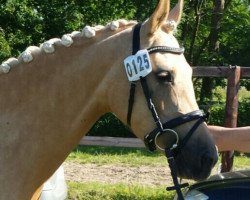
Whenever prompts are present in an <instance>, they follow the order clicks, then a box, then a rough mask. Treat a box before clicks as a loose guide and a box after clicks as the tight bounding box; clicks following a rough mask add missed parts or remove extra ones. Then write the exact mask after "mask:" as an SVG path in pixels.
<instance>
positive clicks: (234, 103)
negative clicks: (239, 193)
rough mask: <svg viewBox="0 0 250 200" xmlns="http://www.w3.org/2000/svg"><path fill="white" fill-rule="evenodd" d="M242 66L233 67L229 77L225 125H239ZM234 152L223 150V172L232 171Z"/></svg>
mask: <svg viewBox="0 0 250 200" xmlns="http://www.w3.org/2000/svg"><path fill="white" fill-rule="evenodd" d="M240 74H241V68H240V67H233V68H231V71H230V73H229V76H228V78H227V99H226V113H225V127H230V128H234V127H237V116H238V90H239V83H240ZM233 159H234V152H233V151H226V152H222V159H221V163H222V167H221V172H228V171H232V168H233Z"/></svg>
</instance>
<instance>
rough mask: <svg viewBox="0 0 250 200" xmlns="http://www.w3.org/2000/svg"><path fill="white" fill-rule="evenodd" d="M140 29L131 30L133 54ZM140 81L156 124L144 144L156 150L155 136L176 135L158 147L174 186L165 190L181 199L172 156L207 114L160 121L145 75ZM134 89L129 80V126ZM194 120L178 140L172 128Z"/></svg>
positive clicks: (174, 51) (161, 48)
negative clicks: (163, 146) (166, 143)
mask: <svg viewBox="0 0 250 200" xmlns="http://www.w3.org/2000/svg"><path fill="white" fill-rule="evenodd" d="M140 29H141V24H140V23H138V24H137V25H136V26H135V27H134V31H133V51H132V54H133V55H135V54H136V53H137V52H138V51H139V50H140ZM147 51H148V53H149V54H152V53H157V52H163V53H171V54H179V55H181V54H183V53H184V48H173V47H168V46H154V47H150V48H148V49H147ZM140 83H141V86H142V89H143V93H144V96H145V98H146V100H147V105H148V108H149V110H150V111H151V114H152V117H153V119H154V122H155V124H156V128H155V129H154V130H153V131H151V132H150V133H148V134H147V135H146V136H145V137H144V143H145V146H146V147H147V148H148V149H149V150H150V151H154V150H156V148H157V147H158V148H160V147H159V146H158V144H157V142H156V140H157V137H159V136H160V135H163V134H173V135H174V136H175V137H176V141H175V142H174V143H173V145H171V147H168V148H164V149H162V148H160V149H162V150H164V151H165V155H166V157H167V159H168V163H169V167H170V170H171V175H172V178H173V181H174V186H173V187H169V188H167V190H176V192H177V194H178V196H179V199H181V200H182V199H184V198H183V195H182V192H181V188H182V187H186V186H187V184H179V182H178V179H177V172H176V165H175V161H174V156H176V155H177V154H178V153H179V152H180V151H181V150H182V149H183V147H184V146H185V145H186V143H187V142H188V140H189V139H190V137H191V136H192V134H193V133H194V132H195V130H196V129H197V128H198V127H199V125H200V124H201V123H202V122H203V121H204V120H206V119H207V117H208V115H207V114H205V113H204V112H203V111H201V110H196V111H193V112H190V113H187V114H184V115H182V116H180V117H177V118H174V119H171V120H169V121H167V122H165V123H162V122H161V119H160V118H159V116H158V113H157V111H156V109H155V106H154V103H153V101H152V98H151V95H150V92H149V88H148V84H147V80H146V77H140ZM135 89H136V82H131V87H130V96H129V103H128V113H127V123H128V125H129V126H130V125H131V117H132V111H133V104H134V96H135ZM194 120H197V121H196V122H195V123H194V125H193V127H192V128H191V129H190V130H189V131H188V133H187V134H186V135H185V137H184V138H183V139H181V140H180V139H179V137H178V134H177V133H176V132H175V131H174V130H173V128H175V127H177V126H180V125H182V124H184V123H187V122H191V121H194Z"/></svg>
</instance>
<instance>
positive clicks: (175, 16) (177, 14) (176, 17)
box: [167, 0, 184, 26]
mask: <svg viewBox="0 0 250 200" xmlns="http://www.w3.org/2000/svg"><path fill="white" fill-rule="evenodd" d="M183 4H184V2H183V0H178V3H177V4H176V6H175V7H174V8H173V9H172V10H171V11H170V13H169V16H168V22H167V23H171V22H172V23H173V22H174V23H175V26H177V25H178V24H179V23H180V21H181V16H182V12H183Z"/></svg>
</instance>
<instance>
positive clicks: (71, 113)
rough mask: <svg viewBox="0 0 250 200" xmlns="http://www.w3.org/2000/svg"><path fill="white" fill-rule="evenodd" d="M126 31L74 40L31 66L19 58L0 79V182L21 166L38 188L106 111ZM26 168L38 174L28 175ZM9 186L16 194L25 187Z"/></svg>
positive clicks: (24, 177)
mask: <svg viewBox="0 0 250 200" xmlns="http://www.w3.org/2000/svg"><path fill="white" fill-rule="evenodd" d="M128 32H129V31H128V30H125V31H124V32H120V33H117V34H115V35H114V33H113V34H111V33H104V34H102V33H100V35H98V34H97V35H96V37H95V38H92V39H86V38H85V39H84V41H81V39H79V38H78V39H77V40H78V41H76V44H74V45H72V46H71V47H69V48H66V47H56V52H55V53H54V54H44V53H43V52H38V53H37V54H36V55H35V57H34V60H33V61H32V62H31V63H29V64H27V63H23V62H21V61H20V59H19V64H18V65H17V66H14V67H12V68H11V71H10V72H9V73H8V74H4V75H1V76H0V96H1V98H0V105H1V106H0V113H1V117H0V124H1V126H0V133H1V135H0V136H1V138H4V139H3V140H0V147H1V148H0V161H1V165H2V163H4V166H1V169H2V175H0V182H4V180H5V177H4V176H5V175H6V173H7V174H8V169H9V168H12V166H19V169H20V171H22V176H23V180H26V182H30V184H33V181H34V179H36V181H37V182H36V183H35V185H39V184H41V183H42V182H43V181H45V180H46V178H48V177H49V175H51V173H52V172H53V171H54V170H55V169H56V168H57V167H58V165H59V164H60V163H61V162H62V161H63V160H64V159H65V158H66V156H67V155H68V153H69V152H70V151H71V150H72V148H73V147H74V145H76V144H77V143H78V142H79V140H80V138H81V137H82V136H83V135H84V134H85V133H86V132H87V131H88V130H89V128H90V127H91V126H92V125H93V124H94V122H95V121H96V120H97V119H98V117H99V116H100V115H102V114H103V113H105V112H107V111H109V103H108V99H109V98H108V97H107V91H108V82H109V81H108V80H109V78H110V77H113V75H112V74H113V73H114V72H113V69H114V67H115V65H116V64H117V63H116V62H115V60H116V59H118V60H119V63H122V58H123V57H124V52H125V49H126V48H121V46H122V44H126V40H127V37H129V35H130V34H128ZM105 34H106V35H105ZM118 36H119V37H118ZM104 38H105V39H104ZM119 65H120V64H119ZM115 71H116V70H115ZM118 71H122V69H119V70H118ZM13 146H16V147H17V148H18V149H14V148H13ZM62 147H63V148H62ZM27 152H29V154H28V155H27ZM51 157H53V160H51ZM44 163H47V164H46V167H45V166H44ZM8 165H10V166H8ZM30 168H34V169H36V170H35V171H34V172H30V170H29V169H30ZM45 168H46V170H45ZM18 171H19V170H17V171H12V174H11V175H7V176H9V177H8V180H9V181H11V180H15V176H20V175H19V174H18V173H19V172H18ZM10 176H13V177H10ZM29 178H31V179H32V180H31V179H29ZM20 180H21V178H20ZM11 184H12V186H13V188H16V189H17V190H18V188H19V187H23V185H24V184H23V183H21V182H16V183H11ZM7 185H8V183H7V182H6V187H4V186H3V188H2V189H3V190H5V189H6V188H7ZM33 185H34V184H33ZM26 186H27V188H30V187H31V186H30V185H29V184H27V185H26ZM31 188H32V187H31ZM33 189H34V188H33ZM24 190H25V188H22V191H24ZM27 190H28V189H27ZM0 192H1V190H0ZM13 195H14V194H13ZM0 197H1V196H0Z"/></svg>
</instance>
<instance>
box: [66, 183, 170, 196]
mask: <svg viewBox="0 0 250 200" xmlns="http://www.w3.org/2000/svg"><path fill="white" fill-rule="evenodd" d="M67 184H68V187H69V194H68V199H69V200H73V199H74V200H75V199H77V200H152V199H153V200H163V199H164V200H170V199H173V196H174V193H173V192H167V191H165V189H164V188H162V187H148V186H147V187H145V186H142V185H128V184H100V183H94V182H91V183H77V182H68V183H67Z"/></svg>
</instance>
